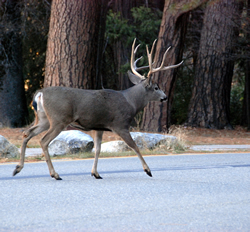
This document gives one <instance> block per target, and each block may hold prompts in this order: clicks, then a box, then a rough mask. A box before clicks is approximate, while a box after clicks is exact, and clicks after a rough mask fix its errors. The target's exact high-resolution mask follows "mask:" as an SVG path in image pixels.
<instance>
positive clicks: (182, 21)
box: [141, 0, 206, 132]
mask: <svg viewBox="0 0 250 232" xmlns="http://www.w3.org/2000/svg"><path fill="white" fill-rule="evenodd" d="M204 2H206V1H205V0H200V1H196V0H193V1H192V0H189V1H187V0H183V1H179V2H178V4H176V1H174V0H166V1H165V6H164V11H163V18H162V23H161V28H160V32H159V36H158V42H157V47H156V53H155V60H156V66H159V65H160V63H161V60H162V57H163V54H164V52H165V51H166V49H167V48H168V47H169V46H172V49H171V50H170V51H169V54H168V58H167V59H166V63H165V65H166V66H167V65H171V64H176V63H178V62H180V61H181V57H182V53H183V47H184V44H185V34H186V29H187V22H188V13H189V12H190V11H191V10H192V9H195V8H197V7H198V6H199V5H201V4H203V3H204ZM176 73H177V70H176V69H174V70H170V71H163V72H159V73H156V74H155V75H154V77H153V78H154V79H155V80H156V81H157V82H158V83H159V85H160V87H161V89H162V90H163V91H164V92H165V93H166V95H167V96H168V101H167V102H165V103H159V102H151V103H149V104H148V106H147V107H146V108H145V110H144V115H143V122H142V126H141V129H143V130H146V131H155V132H159V131H166V130H168V128H169V126H170V112H171V105H172V102H173V93H174V88H175V83H176V77H177V76H176Z"/></svg>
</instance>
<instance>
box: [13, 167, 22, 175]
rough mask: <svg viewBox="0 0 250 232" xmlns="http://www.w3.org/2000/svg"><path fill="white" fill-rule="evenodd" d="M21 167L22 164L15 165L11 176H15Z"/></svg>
mask: <svg viewBox="0 0 250 232" xmlns="http://www.w3.org/2000/svg"><path fill="white" fill-rule="evenodd" d="M22 169H23V166H21V165H17V166H16V168H15V170H14V171H13V176H15V175H16V174H17V173H19V172H21V170H22Z"/></svg>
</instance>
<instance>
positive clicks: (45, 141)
mask: <svg viewBox="0 0 250 232" xmlns="http://www.w3.org/2000/svg"><path fill="white" fill-rule="evenodd" d="M65 124H66V123H65ZM65 124H56V125H55V126H53V125H52V126H51V127H50V129H49V130H48V131H47V133H46V134H45V135H44V136H43V138H42V139H41V141H40V144H41V147H42V149H43V152H44V155H45V159H46V162H47V165H48V168H49V172H50V176H51V177H52V178H55V179H56V180H62V178H61V177H60V176H59V175H58V173H56V172H55V169H54V167H53V164H52V162H51V159H50V155H49V151H48V146H49V143H50V142H51V141H52V140H53V139H54V138H55V137H56V136H57V135H59V134H60V132H61V131H62V130H63V129H64V128H65Z"/></svg>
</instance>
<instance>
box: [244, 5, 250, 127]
mask: <svg viewBox="0 0 250 232" xmlns="http://www.w3.org/2000/svg"><path fill="white" fill-rule="evenodd" d="M247 18H248V19H249V20H250V0H248V1H247ZM246 29H247V33H246V39H247V41H250V24H249V23H248V25H247V27H246ZM246 52H248V55H247V57H248V58H249V57H250V49H249V47H248V49H246ZM245 70H246V71H245V75H246V76H245V93H246V94H245V97H246V119H247V130H248V131H250V60H249V59H247V60H246V62H245Z"/></svg>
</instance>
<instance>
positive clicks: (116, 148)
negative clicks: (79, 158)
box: [93, 132, 176, 152]
mask: <svg viewBox="0 0 250 232" xmlns="http://www.w3.org/2000/svg"><path fill="white" fill-rule="evenodd" d="M130 134H131V137H132V138H133V140H134V141H135V143H136V144H137V146H138V147H139V149H154V148H155V147H156V146H158V145H159V144H161V143H163V142H166V141H167V142H170V143H171V142H172V143H173V142H174V141H175V140H176V137H175V136H172V135H162V134H151V133H141V132H131V133H130ZM129 150H131V149H130V147H128V145H127V144H126V143H125V142H124V141H120V140H118V141H112V142H107V143H103V144H102V146H101V152H123V151H129ZM93 152H94V149H93Z"/></svg>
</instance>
